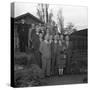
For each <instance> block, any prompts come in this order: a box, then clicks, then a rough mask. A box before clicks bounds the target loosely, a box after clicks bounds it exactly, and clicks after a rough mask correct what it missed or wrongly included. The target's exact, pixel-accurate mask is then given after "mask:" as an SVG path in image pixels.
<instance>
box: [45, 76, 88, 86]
mask: <svg viewBox="0 0 90 90" xmlns="http://www.w3.org/2000/svg"><path fill="white" fill-rule="evenodd" d="M85 76H86V75H64V76H61V77H59V76H52V77H49V78H46V79H45V81H46V82H47V83H48V85H64V84H79V83H83V78H84V77H85Z"/></svg>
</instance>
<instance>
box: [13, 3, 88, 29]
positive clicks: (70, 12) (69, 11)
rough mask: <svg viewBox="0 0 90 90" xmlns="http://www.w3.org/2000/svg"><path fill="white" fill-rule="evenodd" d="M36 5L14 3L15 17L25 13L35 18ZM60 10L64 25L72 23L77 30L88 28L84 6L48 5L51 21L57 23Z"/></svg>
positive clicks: (86, 10)
mask: <svg viewBox="0 0 90 90" xmlns="http://www.w3.org/2000/svg"><path fill="white" fill-rule="evenodd" d="M36 9H37V4H36V3H21V2H17V3H15V7H14V11H15V13H14V14H15V17H17V16H19V15H22V14H25V13H27V12H29V13H31V14H33V15H34V16H36V17H37V14H36V12H37V10H36ZM59 9H62V11H63V16H64V25H65V26H66V25H67V23H69V22H72V23H73V24H74V25H75V27H76V28H77V29H84V28H87V27H88V16H87V15H88V8H87V7H85V6H69V5H52V4H50V5H49V12H50V10H52V12H53V15H54V16H53V19H54V20H55V21H56V22H57V13H58V11H59Z"/></svg>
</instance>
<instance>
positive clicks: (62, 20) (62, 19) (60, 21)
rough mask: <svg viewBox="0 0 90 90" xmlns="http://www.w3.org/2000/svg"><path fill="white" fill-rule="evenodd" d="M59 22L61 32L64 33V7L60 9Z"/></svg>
mask: <svg viewBox="0 0 90 90" xmlns="http://www.w3.org/2000/svg"><path fill="white" fill-rule="evenodd" d="M57 23H58V27H59V31H60V32H61V33H64V17H63V15H62V9H59V11H58V14H57Z"/></svg>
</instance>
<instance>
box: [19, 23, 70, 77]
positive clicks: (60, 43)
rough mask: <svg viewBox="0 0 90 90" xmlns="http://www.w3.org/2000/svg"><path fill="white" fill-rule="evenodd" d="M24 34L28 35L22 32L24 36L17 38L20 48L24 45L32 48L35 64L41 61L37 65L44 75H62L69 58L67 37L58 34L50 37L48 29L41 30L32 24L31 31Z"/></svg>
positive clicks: (38, 26)
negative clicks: (39, 65)
mask: <svg viewBox="0 0 90 90" xmlns="http://www.w3.org/2000/svg"><path fill="white" fill-rule="evenodd" d="M23 27H25V26H23ZM25 28H26V27H25ZM19 29H21V28H19ZM26 33H27V34H28V35H26V34H25V32H24V35H25V36H24V37H23V38H22V37H20V36H19V38H20V43H21V47H25V44H26V45H27V44H28V43H29V46H27V47H29V48H33V50H34V55H35V59H36V60H37V63H39V62H40V60H41V63H39V64H41V68H42V71H43V73H44V75H45V76H50V75H56V74H58V75H60V76H61V75H63V71H64V68H65V67H66V61H67V59H68V58H69V56H68V53H69V50H70V49H69V47H70V40H69V35H63V34H60V33H58V32H56V33H55V35H51V34H50V31H49V29H48V28H43V29H42V28H41V24H40V25H37V26H35V25H34V24H32V27H31V29H30V30H29V31H28V32H26ZM20 34H21V33H20ZM27 36H28V37H27ZM25 37H27V38H29V40H28V41H26V40H25ZM24 41H25V42H24ZM22 44H23V45H22ZM24 49H25V48H24ZM21 51H23V49H22V48H21Z"/></svg>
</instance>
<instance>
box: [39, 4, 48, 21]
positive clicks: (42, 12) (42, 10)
mask: <svg viewBox="0 0 90 90" xmlns="http://www.w3.org/2000/svg"><path fill="white" fill-rule="evenodd" d="M48 8H49V5H48V4H38V7H37V15H38V17H39V19H40V20H42V21H43V22H45V23H47V22H48Z"/></svg>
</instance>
